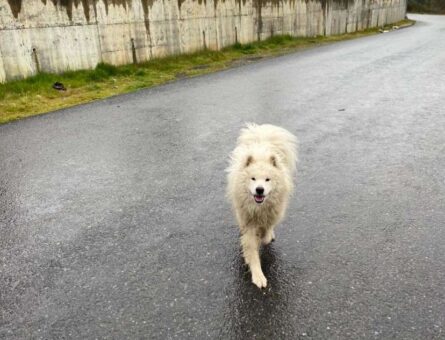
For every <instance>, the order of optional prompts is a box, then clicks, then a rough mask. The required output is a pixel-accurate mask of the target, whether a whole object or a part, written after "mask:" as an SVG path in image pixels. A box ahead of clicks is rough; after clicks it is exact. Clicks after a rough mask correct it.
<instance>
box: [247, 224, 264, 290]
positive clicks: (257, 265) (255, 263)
mask: <svg viewBox="0 0 445 340" xmlns="http://www.w3.org/2000/svg"><path fill="white" fill-rule="evenodd" d="M260 242H261V239H260V237H259V236H258V235H257V231H256V230H255V228H248V229H247V230H246V232H245V233H243V234H242V235H241V247H242V249H243V256H244V260H245V261H246V264H247V265H248V266H249V268H250V272H251V273H252V282H253V283H254V284H255V285H256V286H257V287H258V288H264V287H266V285H267V279H266V277H265V276H264V274H263V271H262V270H261V262H260V253H259V249H260Z"/></svg>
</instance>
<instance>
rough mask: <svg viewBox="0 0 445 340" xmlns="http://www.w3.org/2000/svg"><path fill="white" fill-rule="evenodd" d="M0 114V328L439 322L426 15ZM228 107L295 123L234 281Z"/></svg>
mask: <svg viewBox="0 0 445 340" xmlns="http://www.w3.org/2000/svg"><path fill="white" fill-rule="evenodd" d="M415 18H416V19H418V20H419V22H418V24H417V25H416V26H415V27H413V28H409V29H404V30H400V31H395V32H392V33H388V34H383V35H378V36H372V37H367V38H363V39H360V40H354V41H347V42H342V43H338V44H335V45H330V46H324V47H320V48H316V49H313V50H308V51H305V52H301V53H297V54H294V55H288V56H285V57H281V58H277V59H273V60H266V61H262V62H258V63H255V64H252V65H248V66H245V67H240V68H237V69H232V70H228V71H225V72H221V73H217V74H212V75H208V76H203V77H199V78H195V79H187V80H181V81H178V82H176V83H174V84H170V85H166V86H162V87H158V88H155V89H151V90H144V91H140V92H137V93H133V94H129V95H124V96H119V97H115V98H112V99H109V100H105V101H100V102H96V103H93V104H89V105H83V106H79V107H75V108H71V109H68V110H64V111H61V112H56V113H51V114H48V115H44V116H40V117H35V118H31V119H25V120H22V121H18V122H15V123H12V124H8V125H3V126H0V146H1V149H0V157H1V158H0V159H1V163H0V261H1V262H0V265H1V267H0V302H1V303H0V317H1V319H0V338H1V339H27V338H29V339H31V338H32V339H68V338H75V339H94V338H103V339H137V338H138V339H139V338H150V339H174V338H177V339H206V338H207V339H217V338H220V339H255V338H256V339H297V338H298V339H306V338H313V339H362V338H363V339H374V338H381V339H388V338H392V339H444V338H445V316H444V315H445V288H444V287H445V228H444V222H445V180H444V178H445V176H444V174H445V112H444V108H445V71H444V70H445V68H444V65H445V39H444V36H445V17H434V16H415ZM245 121H254V122H258V123H263V122H270V123H274V124H278V125H282V126H284V127H286V128H288V129H289V130H291V131H292V132H294V133H295V134H296V135H298V137H299V139H300V162H299V165H298V167H299V173H298V178H297V191H296V195H295V197H294V199H293V200H292V202H291V205H290V209H289V213H288V217H287V218H286V219H285V221H284V222H283V223H282V224H281V225H280V226H279V227H278V229H277V241H276V242H275V243H273V245H272V246H271V247H269V248H267V249H264V250H263V253H262V261H263V268H264V271H265V274H266V276H267V277H268V279H269V281H268V282H269V286H268V288H267V289H266V290H265V291H263V292H261V291H259V290H258V289H257V288H256V287H254V286H253V285H252V284H251V283H250V278H249V273H247V272H246V270H245V268H244V267H243V265H242V260H241V257H240V253H239V246H238V232H237V229H236V226H235V223H234V219H233V217H232V214H231V212H230V208H229V204H228V203H227V202H226V201H225V198H224V187H225V173H224V168H225V167H226V165H227V154H228V153H229V151H230V150H231V149H232V148H233V147H234V144H235V138H236V136H237V134H238V131H239V128H240V127H241V126H242V125H243V122H245Z"/></svg>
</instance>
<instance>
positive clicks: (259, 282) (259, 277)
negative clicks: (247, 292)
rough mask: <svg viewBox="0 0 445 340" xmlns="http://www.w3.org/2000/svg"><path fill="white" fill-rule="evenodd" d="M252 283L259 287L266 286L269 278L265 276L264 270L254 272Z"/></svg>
mask: <svg viewBox="0 0 445 340" xmlns="http://www.w3.org/2000/svg"><path fill="white" fill-rule="evenodd" d="M252 283H253V284H254V285H255V286H257V287H258V288H260V289H261V288H266V286H267V279H266V277H265V276H264V274H263V272H256V273H252Z"/></svg>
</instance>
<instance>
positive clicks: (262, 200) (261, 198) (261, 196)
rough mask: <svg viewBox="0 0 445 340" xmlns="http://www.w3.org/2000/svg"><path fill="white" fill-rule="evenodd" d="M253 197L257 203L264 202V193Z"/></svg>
mask: <svg viewBox="0 0 445 340" xmlns="http://www.w3.org/2000/svg"><path fill="white" fill-rule="evenodd" d="M253 198H254V199H255V202H256V203H258V204H261V203H263V202H264V199H265V198H266V196H264V195H253Z"/></svg>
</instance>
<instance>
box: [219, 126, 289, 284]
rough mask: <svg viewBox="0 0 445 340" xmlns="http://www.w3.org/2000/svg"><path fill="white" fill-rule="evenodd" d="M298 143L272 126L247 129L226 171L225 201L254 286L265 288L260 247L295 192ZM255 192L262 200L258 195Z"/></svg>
mask: <svg viewBox="0 0 445 340" xmlns="http://www.w3.org/2000/svg"><path fill="white" fill-rule="evenodd" d="M296 161H297V139H296V137H295V136H294V135H292V134H291V133H290V132H289V131H287V130H285V129H283V128H281V127H278V126H274V125H269V124H264V125H256V124H247V126H246V127H245V128H244V129H242V130H241V134H240V136H239V137H238V141H237V146H236V148H235V150H233V152H232V154H231V158H230V165H229V167H228V169H227V172H228V175H227V179H228V185H227V196H228V198H229V200H230V201H231V203H232V207H233V210H234V212H235V216H236V219H237V221H238V225H239V227H240V231H241V247H242V250H243V256H244V259H245V262H246V264H247V265H248V266H249V268H250V271H251V273H252V282H253V283H254V284H255V285H257V286H258V287H259V288H263V287H266V285H267V279H266V277H265V276H264V274H263V271H262V270H261V264H260V256H259V247H260V244H261V243H262V244H264V245H266V244H269V243H270V242H271V241H272V240H274V238H275V234H274V228H275V226H276V225H277V224H278V223H279V222H280V221H281V220H282V219H283V217H284V214H285V211H286V208H287V205H288V201H289V196H290V194H291V193H292V191H293V176H294V174H295V171H296ZM258 189H260V190H261V189H263V191H264V192H263V194H262V195H258V191H257V190H258Z"/></svg>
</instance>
